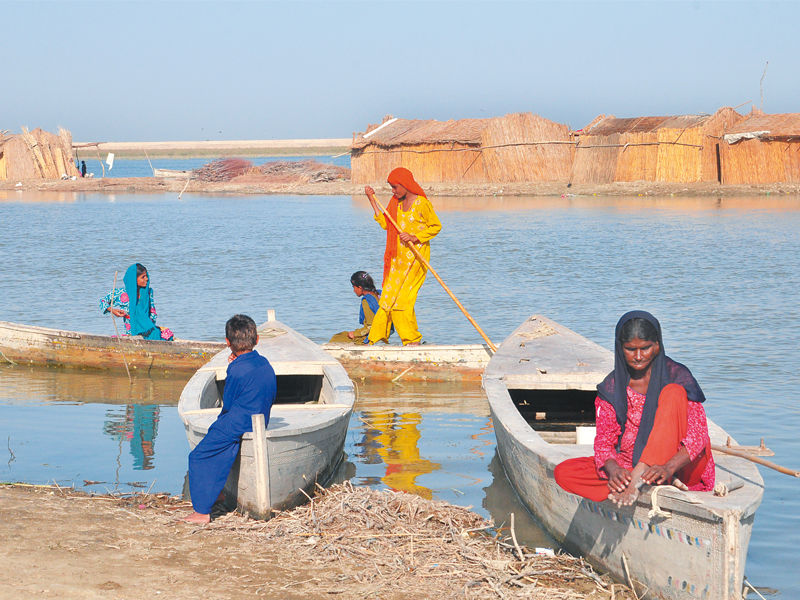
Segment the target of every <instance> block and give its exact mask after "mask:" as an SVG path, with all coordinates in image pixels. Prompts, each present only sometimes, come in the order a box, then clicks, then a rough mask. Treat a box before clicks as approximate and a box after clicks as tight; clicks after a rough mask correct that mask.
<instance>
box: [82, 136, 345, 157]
mask: <svg viewBox="0 0 800 600" xmlns="http://www.w3.org/2000/svg"><path fill="white" fill-rule="evenodd" d="M350 142H351V140H349V139H347V138H330V139H313V140H227V141H204V142H202V141H194V142H98V143H91V142H74V143H73V145H72V147H73V149H74V150H75V152H76V153H77V154H78V159H79V160H84V159H90V158H95V159H96V158H97V157H98V156H100V157H101V158H105V157H106V155H108V153H113V154H114V157H115V158H127V159H138V158H143V159H146V158H151V159H152V158H209V157H221V156H326V155H331V156H334V155H337V154H348V153H349V152H350Z"/></svg>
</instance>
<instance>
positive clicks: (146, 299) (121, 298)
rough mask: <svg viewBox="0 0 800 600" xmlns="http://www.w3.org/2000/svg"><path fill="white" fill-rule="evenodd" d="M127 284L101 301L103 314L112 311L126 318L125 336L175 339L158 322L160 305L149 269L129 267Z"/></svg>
mask: <svg viewBox="0 0 800 600" xmlns="http://www.w3.org/2000/svg"><path fill="white" fill-rule="evenodd" d="M122 282H123V286H124V287H121V288H116V289H115V290H114V291H113V292H112V293H110V294H108V295H106V297H105V298H103V299H102V300H100V308H101V309H102V310H103V314H105V313H107V312H108V311H109V310H110V311H111V314H113V315H114V316H115V317H122V319H123V320H124V321H125V335H132V336H133V335H140V336H142V337H143V338H144V339H146V340H167V341H172V338H173V335H172V332H171V331H170V330H169V329H167V328H166V327H158V326H157V325H156V318H157V317H158V314H157V313H156V305H155V304H154V303H153V289H152V288H151V287H150V277H149V276H148V274H147V269H146V268H145V267H144V266H143V265H140V264H139V263H136V264H135V265H131V266H130V267H128V270H127V271H125V277H123V278H122Z"/></svg>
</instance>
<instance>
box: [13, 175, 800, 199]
mask: <svg viewBox="0 0 800 600" xmlns="http://www.w3.org/2000/svg"><path fill="white" fill-rule="evenodd" d="M18 183H21V184H22V185H17V184H18ZM372 185H373V187H374V188H375V190H376V192H377V193H378V194H379V195H384V196H386V195H388V194H389V193H390V190H389V186H388V185H387V184H385V183H384V184H379V183H377V182H376V183H374V184H372ZM185 186H186V180H178V179H161V178H154V177H130V178H120V179H111V178H106V179H80V180H76V181H71V180H65V181H62V180H52V181H51V180H41V179H36V180H29V181H22V182H17V181H0V191H6V192H12V191H14V190H36V191H54V192H107V193H139V192H141V193H163V192H175V193H180V192H181V191H182V190H183V189H184V187H185ZM423 187H424V188H425V189H426V191H428V193H429V195H430V196H431V197H434V196H470V197H483V196H551V197H552V196H563V195H566V196H660V197H663V196H680V197H694V196H704V197H723V196H724V197H736V196H738V197H742V196H778V195H787V194H792V195H798V194H800V184H796V183H794V184H792V183H772V184H759V185H720V184H715V183H693V184H687V183H653V182H645V181H636V182H631V183H612V184H581V185H578V184H576V185H572V186H570V187H568V186H567V184H565V183H530V182H528V183H504V184H479V183H463V184H455V183H430V184H423ZM186 193H208V194H234V195H241V194H282V195H285V194H290V195H345V196H348V195H362V194H363V193H364V186H362V185H353V184H352V183H350V182H348V181H334V182H324V183H302V184H297V183H290V184H276V183H268V182H265V183H255V182H253V181H252V180H249V181H247V182H241V183H237V181H236V180H233V181H230V182H225V183H221V182H220V183H207V182H200V181H191V182H189V186H188V188H187V189H186ZM0 199H13V195H11V194H10V193H6V194H4V198H0Z"/></svg>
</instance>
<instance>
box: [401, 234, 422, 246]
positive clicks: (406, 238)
mask: <svg viewBox="0 0 800 600" xmlns="http://www.w3.org/2000/svg"><path fill="white" fill-rule="evenodd" d="M399 237H400V239H401V240H403V242H404V243H406V244H419V238H418V237H417V236H415V235H414V234H413V233H406V232H405V231H401V232H400V234H399Z"/></svg>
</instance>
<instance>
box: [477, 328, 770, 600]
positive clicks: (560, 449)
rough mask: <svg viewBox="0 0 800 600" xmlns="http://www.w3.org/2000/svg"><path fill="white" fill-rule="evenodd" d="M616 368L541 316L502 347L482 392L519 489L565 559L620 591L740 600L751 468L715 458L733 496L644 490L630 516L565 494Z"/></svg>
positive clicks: (753, 504)
mask: <svg viewBox="0 0 800 600" xmlns="http://www.w3.org/2000/svg"><path fill="white" fill-rule="evenodd" d="M613 363H614V359H613V354H612V353H611V352H609V351H608V350H606V349H604V348H602V347H600V346H598V345H597V344H594V343H593V342H591V341H589V340H587V339H585V338H583V337H581V336H579V335H578V334H576V333H574V332H573V331H570V330H569V329H567V328H565V327H562V326H561V325H559V324H557V323H555V322H553V321H551V320H549V319H546V318H544V317H541V316H536V315H534V316H532V317H530V318H529V319H528V320H527V321H525V322H524V323H523V324H522V325H521V326H520V327H519V328H517V330H516V331H514V333H513V334H512V335H511V336H510V337H509V338H508V339H507V340H505V341H504V342H503V343H502V344H501V345H500V347H499V348H498V351H497V353H496V354H495V355H494V357H492V360H491V362H490V363H489V366H488V367H487V368H486V371H485V373H484V376H483V386H484V389H485V391H486V395H487V397H488V399H489V407H490V410H491V413H492V420H493V423H494V429H495V433H496V436H497V448H498V453H499V455H500V459H501V461H502V463H503V466H504V469H505V472H506V474H507V476H508V478H509V480H510V481H511V483H512V485H513V486H514V489H515V490H516V492H517V494H518V495H519V497H520V499H521V500H522V501H523V503H524V504H525V505H526V507H527V508H528V510H529V511H530V512H531V513H532V514H533V515H534V516H535V517H536V518H537V519H538V520H539V521H540V523H541V524H542V525H543V526H544V527H545V528H546V529H547V531H548V532H549V533H550V534H551V535H552V536H553V537H554V538H555V539H556V540H557V541H558V542H559V543H560V544H562V546H563V547H564V548H565V549H566V550H567V551H569V552H573V553H577V554H580V555H583V556H585V557H586V558H587V560H588V561H589V562H590V563H591V564H593V565H594V566H595V567H597V568H599V569H601V570H603V571H606V572H608V573H609V574H611V576H612V577H614V578H615V579H616V580H618V581H623V582H626V583H628V582H630V581H631V580H633V581H635V582H639V583H638V584H636V587H637V592H638V593H639V594H640V596H641V595H642V594H644V597H646V598H662V599H666V598H668V599H689V598H698V599H705V600H733V599H734V598H736V599H740V598H741V597H742V580H743V576H744V566H745V560H746V558H747V546H748V544H749V542H750V534H751V530H752V527H753V519H754V517H755V512H756V509H757V508H758V506H759V504H760V503H761V498H762V495H763V492H764V486H763V480H762V479H761V476H760V474H759V473H758V470H757V468H756V467H755V465H754V464H753V463H752V462H749V461H747V460H745V459H742V458H736V457H733V456H728V455H723V454H720V453H715V455H714V460H715V461H716V464H717V484H718V487H719V485H720V484H725V486H726V488H727V491H728V495H726V496H716V495H715V493H713V492H682V491H680V490H678V489H677V488H674V487H663V486H659V487H656V488H650V487H649V486H645V487H644V488H642V492H643V493H642V495H641V497H640V498H639V500H638V501H637V502H636V503H635V504H634V505H633V506H628V507H622V508H620V507H617V506H616V505H614V504H613V503H612V502H610V501H605V502H599V503H598V502H592V501H590V500H586V499H583V498H581V497H579V496H576V495H574V494H570V493H568V492H565V491H564V490H562V489H561V488H560V487H559V486H558V485H557V484H556V483H555V480H554V479H553V469H554V467H555V466H556V465H557V464H559V463H560V462H562V461H563V460H565V459H568V458H574V457H578V456H591V455H592V453H593V446H592V445H591V444H583V443H582V444H578V443H576V441H577V435H578V431H577V428H578V427H580V426H591V425H593V424H594V399H595V397H596V388H595V386H596V385H597V384H598V383H599V382H600V381H602V379H603V378H604V377H605V376H606V374H608V373H609V372H610V371H611V370H613ZM708 426H709V431H710V435H711V442H712V444H717V445H723V444H725V443H726V440H728V436H727V434H726V433H725V432H724V431H723V430H722V429H721V428H720V427H718V426H717V425H715V424H714V423H713V422H711V421H710V420H709V422H708ZM654 498H655V500H656V501H655V505H654V502H653V499H654ZM656 509H658V510H656ZM659 511H661V512H659ZM644 590H646V591H644Z"/></svg>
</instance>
